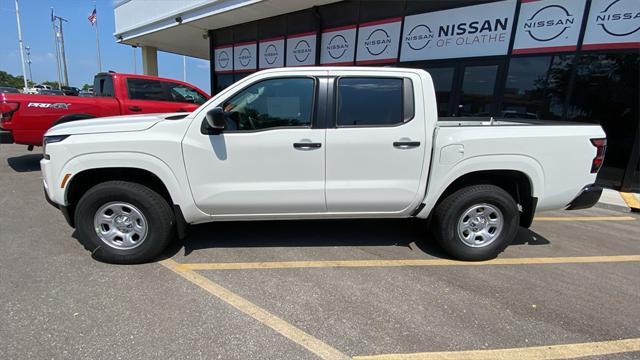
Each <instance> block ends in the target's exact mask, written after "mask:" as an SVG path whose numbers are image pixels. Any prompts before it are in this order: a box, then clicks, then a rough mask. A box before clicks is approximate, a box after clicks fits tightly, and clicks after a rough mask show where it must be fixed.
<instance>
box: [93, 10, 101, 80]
mask: <svg viewBox="0 0 640 360" xmlns="http://www.w3.org/2000/svg"><path fill="white" fill-rule="evenodd" d="M93 11H95V13H96V22H95V25H96V50H97V52H98V72H102V60H101V59H100V32H99V31H98V11H97V9H96V2H95V0H94V2H93Z"/></svg>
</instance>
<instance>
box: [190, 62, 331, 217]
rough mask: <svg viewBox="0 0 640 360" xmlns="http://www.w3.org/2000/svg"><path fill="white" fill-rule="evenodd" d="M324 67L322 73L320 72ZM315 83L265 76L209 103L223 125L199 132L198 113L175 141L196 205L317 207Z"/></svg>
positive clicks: (269, 209) (267, 211) (262, 209)
mask: <svg viewBox="0 0 640 360" xmlns="http://www.w3.org/2000/svg"><path fill="white" fill-rule="evenodd" d="M325 74H326V73H325ZM317 83H318V81H316V80H315V79H314V78H311V77H297V78H296V77H291V78H271V79H266V80H264V81H261V82H256V83H254V84H253V85H251V86H249V87H247V88H245V89H243V90H240V91H237V92H235V94H234V95H231V96H230V97H229V98H227V99H225V100H221V102H220V103H218V104H216V106H220V107H222V108H223V109H224V110H225V116H226V119H225V121H226V123H227V125H226V128H225V130H224V131H223V132H222V133H220V134H202V133H201V129H200V127H201V124H202V122H203V121H205V119H204V116H202V117H201V118H200V119H196V120H194V122H195V124H192V126H191V128H190V130H189V131H190V133H189V134H188V135H187V136H186V137H185V139H184V141H183V153H184V159H185V166H186V169H187V173H188V174H189V183H190V185H191V191H192V194H193V197H194V200H195V202H196V205H197V206H198V207H199V208H200V209H201V210H203V211H205V212H206V213H209V214H213V215H236V216H237V215H277V214H297V213H301V214H304V213H322V212H325V211H326V205H325V195H324V176H325V149H326V147H325V132H326V130H325V129H313V128H312V127H311V125H312V119H313V114H314V113H315V111H314V106H315V105H314V103H316V102H317V101H314V99H315V98H316V96H315V95H317V92H318V91H317V90H316V87H317Z"/></svg>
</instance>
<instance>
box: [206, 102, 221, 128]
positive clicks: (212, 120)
mask: <svg viewBox="0 0 640 360" xmlns="http://www.w3.org/2000/svg"><path fill="white" fill-rule="evenodd" d="M206 117H207V125H208V126H209V128H210V129H213V130H217V131H222V130H223V129H224V125H225V121H224V110H223V109H222V108H221V107H219V106H218V107H215V108H213V109H211V110H209V111H208V112H207V116H206Z"/></svg>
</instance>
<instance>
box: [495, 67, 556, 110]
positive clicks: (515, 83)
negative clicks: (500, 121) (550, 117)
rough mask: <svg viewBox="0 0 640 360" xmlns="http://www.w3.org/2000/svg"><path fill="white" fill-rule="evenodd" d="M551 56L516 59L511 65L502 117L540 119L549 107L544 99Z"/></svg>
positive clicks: (505, 89)
mask: <svg viewBox="0 0 640 360" xmlns="http://www.w3.org/2000/svg"><path fill="white" fill-rule="evenodd" d="M550 64H551V56H541V57H525V58H514V59H512V60H511V63H510V64H509V73H508V74H507V83H506V85H505V88H504V97H503V100H502V116H504V117H513V118H531V117H533V118H539V117H541V115H542V114H541V112H542V109H544V108H546V107H548V105H547V102H546V99H545V97H544V89H545V87H546V83H547V72H548V71H549V65H550Z"/></svg>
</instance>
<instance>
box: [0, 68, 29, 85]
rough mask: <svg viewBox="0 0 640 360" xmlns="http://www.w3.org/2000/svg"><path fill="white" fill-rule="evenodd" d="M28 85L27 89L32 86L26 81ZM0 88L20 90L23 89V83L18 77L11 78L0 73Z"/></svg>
mask: <svg viewBox="0 0 640 360" xmlns="http://www.w3.org/2000/svg"><path fill="white" fill-rule="evenodd" d="M28 84H29V87H31V86H33V83H32V82H31V81H28ZM0 86H5V87H12V88H16V89H22V88H23V87H24V81H23V80H22V76H20V75H19V76H13V75H11V74H9V73H7V72H5V71H0Z"/></svg>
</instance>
